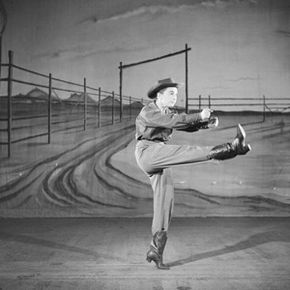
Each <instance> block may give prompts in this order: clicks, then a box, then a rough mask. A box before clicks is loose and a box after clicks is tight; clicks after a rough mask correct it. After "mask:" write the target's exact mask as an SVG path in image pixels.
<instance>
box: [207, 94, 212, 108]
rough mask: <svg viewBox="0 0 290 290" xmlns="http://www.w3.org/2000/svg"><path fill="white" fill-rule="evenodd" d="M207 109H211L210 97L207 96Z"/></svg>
mask: <svg viewBox="0 0 290 290" xmlns="http://www.w3.org/2000/svg"><path fill="white" fill-rule="evenodd" d="M208 107H209V108H210V107H211V101H210V95H208Z"/></svg>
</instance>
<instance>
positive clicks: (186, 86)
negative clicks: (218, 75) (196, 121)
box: [185, 43, 188, 113]
mask: <svg viewBox="0 0 290 290" xmlns="http://www.w3.org/2000/svg"><path fill="white" fill-rule="evenodd" d="M185 113H188V46H187V43H186V44H185Z"/></svg>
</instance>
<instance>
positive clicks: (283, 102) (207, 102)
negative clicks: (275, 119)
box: [188, 95, 290, 121]
mask: <svg viewBox="0 0 290 290" xmlns="http://www.w3.org/2000/svg"><path fill="white" fill-rule="evenodd" d="M188 100H189V101H190V102H189V103H188V106H189V107H190V108H191V109H194V108H196V109H198V110H201V108H202V107H203V106H207V107H209V108H215V107H217V108H219V109H220V108H224V109H226V108H227V107H230V108H231V110H232V108H233V107H239V108H242V109H243V110H245V108H247V109H248V110H249V111H260V112H262V113H263V121H265V119H266V112H267V111H268V112H271V113H274V112H284V111H285V110H287V109H288V110H289V111H290V98H266V97H265V96H262V97H260V98H247V97H246V98H233V97H212V96H211V95H208V96H201V95H199V96H198V97H197V98H189V99H188Z"/></svg>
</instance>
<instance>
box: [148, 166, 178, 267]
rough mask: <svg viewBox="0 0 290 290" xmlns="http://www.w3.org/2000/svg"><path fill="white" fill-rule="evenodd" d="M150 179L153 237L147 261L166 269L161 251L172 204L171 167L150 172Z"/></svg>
mask: <svg viewBox="0 0 290 290" xmlns="http://www.w3.org/2000/svg"><path fill="white" fill-rule="evenodd" d="M150 181H151V185H152V188H153V210H154V211H153V221H152V236H153V239H152V242H151V245H150V249H149V251H148V252H147V261H148V262H151V261H154V262H155V263H156V266H157V267H158V268H159V269H164V270H165V269H166V270H168V269H169V267H168V266H166V265H164V264H163V251H164V248H165V245H166V241H167V230H168V227H169V224H170V220H171V217H172V212H173V205H174V186H173V180H172V175H171V169H170V168H167V169H164V170H162V171H159V172H157V173H155V174H152V175H151V176H150Z"/></svg>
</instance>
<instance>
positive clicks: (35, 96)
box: [15, 87, 61, 103]
mask: <svg viewBox="0 0 290 290" xmlns="http://www.w3.org/2000/svg"><path fill="white" fill-rule="evenodd" d="M15 98H17V100H20V98H21V99H22V101H23V102H25V100H26V103H29V102H30V103H36V102H47V101H48V93H47V92H45V91H43V90H41V89H39V88H37V87H35V88H34V89H32V90H31V91H29V92H28V93H27V94H26V95H22V94H20V95H17V96H15ZM18 98H19V99H18ZM51 99H52V102H60V101H61V100H60V99H59V98H58V97H57V96H55V95H54V94H52V96H51Z"/></svg>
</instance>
